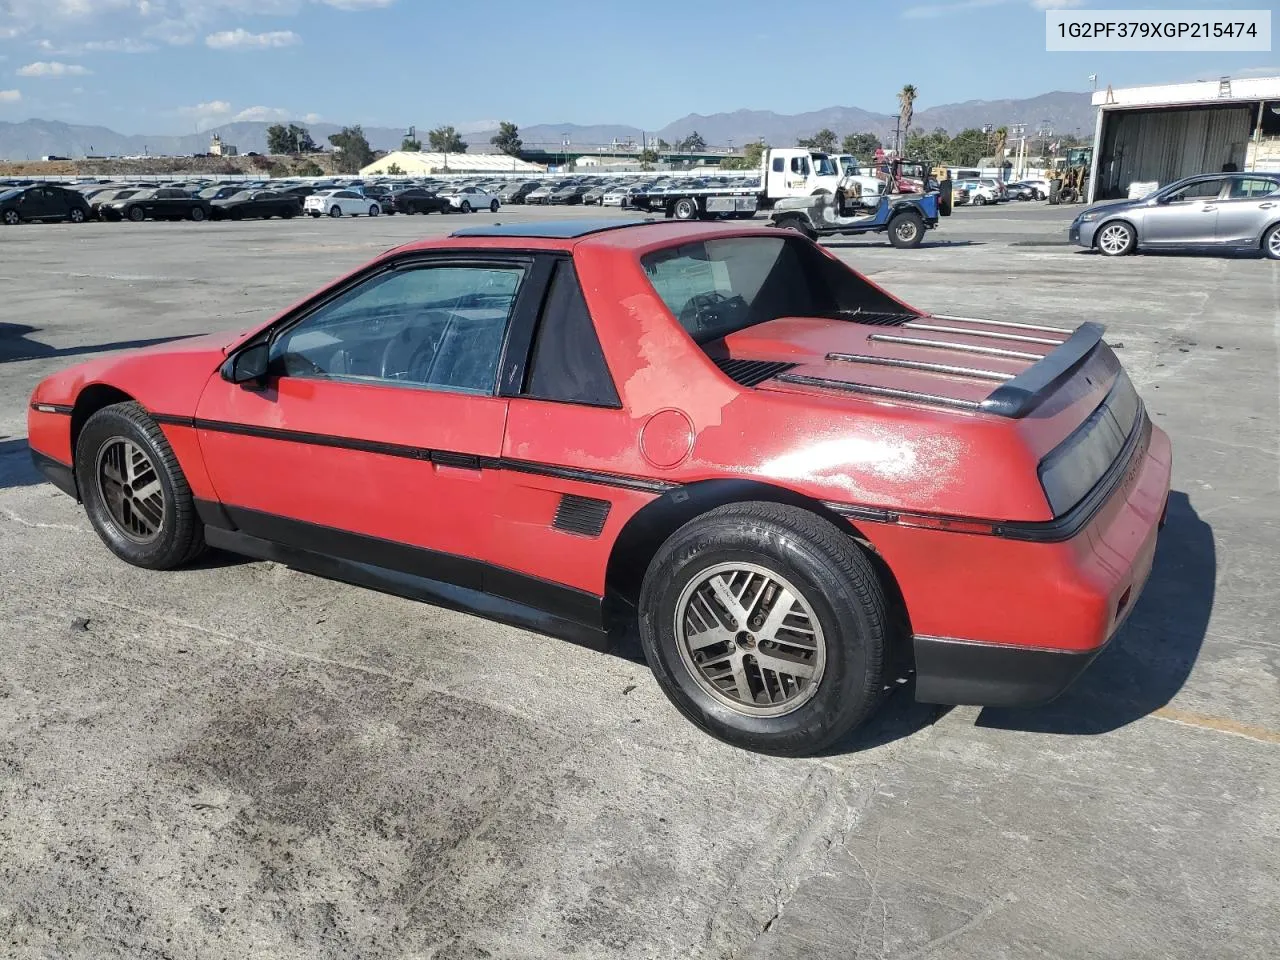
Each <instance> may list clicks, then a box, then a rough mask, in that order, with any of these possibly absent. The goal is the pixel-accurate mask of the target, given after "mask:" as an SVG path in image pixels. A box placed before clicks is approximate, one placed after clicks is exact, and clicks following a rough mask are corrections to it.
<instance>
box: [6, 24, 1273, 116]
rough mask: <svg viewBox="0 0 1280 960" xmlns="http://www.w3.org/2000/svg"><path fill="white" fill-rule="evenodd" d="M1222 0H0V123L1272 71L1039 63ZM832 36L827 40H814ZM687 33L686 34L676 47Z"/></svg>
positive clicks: (572, 104) (539, 106) (586, 107)
mask: <svg viewBox="0 0 1280 960" xmlns="http://www.w3.org/2000/svg"><path fill="white" fill-rule="evenodd" d="M1266 5H1267V4H1266V0H1261V2H1258V0H1255V2H1253V3H1248V2H1244V3H1234V4H1227V3H1220V2H1218V3H1215V2H1214V0H1192V2H1180V0H1161V2H1159V3H1144V2H1141V0H1127V2H1126V0H1101V2H1099V0H898V2H890V3H884V2H879V0H877V2H870V0H856V2H851V3H841V2H839V0H836V2H833V3H824V4H803V5H796V4H794V3H789V2H781V0H772V2H767V0H733V2H722V0H699V2H689V0H645V2H641V3H626V4H620V3H614V2H611V0H542V2H541V3H536V2H535V3H531V2H529V0H483V2H471V3H455V2H437V0H0V120H9V121H17V120H23V119H26V118H28V117H40V118H42V119H57V120H66V121H68V122H75V123H98V124H102V125H104V126H108V127H111V128H113V129H115V130H118V131H120V132H122V133H156V134H162V133H183V132H190V131H194V130H197V129H199V130H203V129H207V128H208V127H210V126H214V125H217V124H219V123H225V122H229V121H231V120H235V119H261V120H274V119H283V118H297V119H306V120H309V121H310V122H318V121H320V120H324V121H329V122H335V123H351V122H362V123H364V124H366V125H369V126H408V125H409V124H416V125H417V126H418V127H419V129H420V130H421V129H426V128H427V127H430V126H435V125H438V124H440V123H452V124H454V125H456V126H458V127H460V128H461V129H463V130H464V131H466V130H468V129H478V128H483V127H485V126H488V125H491V124H492V123H493V121H496V120H500V119H510V120H514V121H515V122H517V123H519V124H526V125H527V124H532V123H564V122H569V123H629V124H634V125H637V126H641V127H644V128H646V129H651V130H652V129H656V128H658V127H660V126H663V125H665V124H666V123H669V122H670V121H672V120H675V119H677V118H679V117H681V116H684V115H685V114H689V113H702V114H708V113H716V112H720V111H727V110H735V109H738V108H743V107H746V108H750V109H759V110H775V111H778V112H780V113H798V112H802V111H806V110H814V109H818V108H821V107H826V106H833V105H843V106H858V107H863V108H865V109H869V110H876V111H879V112H883V113H892V112H894V111H895V110H896V106H895V101H894V94H895V93H896V91H897V90H899V89H900V88H901V87H902V85H903V84H904V83H914V84H915V85H916V87H917V88H918V90H919V92H920V93H919V100H918V101H917V109H922V108H924V107H928V106H932V105H936V104H941V103H953V102H956V101H961V100H975V99H981V100H990V99H997V98H1003V97H1023V96H1033V95H1035V94H1039V93H1044V92H1047V91H1050V90H1087V89H1088V88H1089V83H1088V81H1087V80H1086V77H1087V76H1088V75H1089V74H1091V73H1096V74H1098V76H1099V80H1098V82H1099V84H1100V85H1102V86H1105V85H1106V84H1107V83H1111V84H1114V85H1115V86H1125V85H1132V84H1138V83H1162V82H1177V81H1183V80H1192V79H1197V78H1216V77H1218V76H1220V75H1224V74H1230V75H1235V76H1243V75H1260V74H1263V73H1268V74H1270V73H1277V74H1280V57H1277V56H1276V55H1275V54H1274V53H1270V54H1267V53H1250V54H1224V53H1169V54H1152V53H1123V54H1111V53H1108V54H1100V53H1092V54H1085V53H1046V52H1045V49H1044V29H1045V28H1044V12H1043V11H1044V8H1045V7H1048V6H1053V7H1064V6H1065V7H1081V8H1090V7H1109V8H1155V7H1158V8H1161V9H1170V8H1179V7H1181V8H1201V9H1204V8H1211V7H1212V8H1217V9H1221V10H1223V11H1227V10H1230V9H1232V8H1236V9H1239V8H1248V7H1254V8H1266ZM824 25H825V27H827V28H829V29H828V32H826V33H825V34H824V33H823V29H824ZM681 38H684V39H681Z"/></svg>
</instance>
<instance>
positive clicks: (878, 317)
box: [841, 310, 920, 327]
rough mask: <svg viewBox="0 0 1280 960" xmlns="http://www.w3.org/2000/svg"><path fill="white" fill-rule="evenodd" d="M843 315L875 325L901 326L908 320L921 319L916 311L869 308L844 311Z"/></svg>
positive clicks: (847, 318) (846, 317) (859, 321)
mask: <svg viewBox="0 0 1280 960" xmlns="http://www.w3.org/2000/svg"><path fill="white" fill-rule="evenodd" d="M841 316H843V317H844V318H845V319H846V320H852V321H853V322H854V323H865V324H868V325H870V326H873V327H900V326H902V325H903V324H905V323H907V322H908V321H911V320H919V319H920V315H919V314H915V313H873V312H871V311H869V310H866V311H863V310H859V311H857V312H854V313H844V314H841Z"/></svg>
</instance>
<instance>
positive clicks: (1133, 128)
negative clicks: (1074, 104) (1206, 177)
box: [1089, 77, 1280, 202]
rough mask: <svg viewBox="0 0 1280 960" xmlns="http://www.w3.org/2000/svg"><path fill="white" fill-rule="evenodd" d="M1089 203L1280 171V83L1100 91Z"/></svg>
mask: <svg viewBox="0 0 1280 960" xmlns="http://www.w3.org/2000/svg"><path fill="white" fill-rule="evenodd" d="M1093 105H1094V106H1095V107H1097V108H1098V120H1097V127H1096V130H1095V132H1094V141H1093V170H1092V176H1091V177H1090V179H1089V200H1090V201H1091V202H1092V201H1093V200H1095V199H1097V200H1109V199H1114V198H1117V197H1127V196H1128V195H1129V185H1130V184H1131V183H1150V182H1156V183H1158V184H1161V185H1164V184H1166V183H1171V182H1172V181H1174V180H1178V179H1180V178H1182V177H1188V176H1191V175H1192V174H1196V173H1217V172H1219V171H1221V170H1223V169H1228V170H1229V169H1232V167H1234V169H1236V170H1272V171H1275V170H1280V77H1254V78H1247V79H1232V78H1230V77H1223V78H1222V79H1221V80H1210V81H1199V82H1196V83H1175V84H1166V85H1163V86H1152V87H1127V88H1123V89H1120V90H1112V89H1111V88H1110V87H1108V88H1107V89H1106V90H1105V91H1098V92H1096V93H1094V95H1093Z"/></svg>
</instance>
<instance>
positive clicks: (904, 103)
mask: <svg viewBox="0 0 1280 960" xmlns="http://www.w3.org/2000/svg"><path fill="white" fill-rule="evenodd" d="M915 103H916V88H915V87H914V86H913V85H911V84H909V83H908V84H907V85H906V86H905V87H903V88H902V89H901V90H899V91H898V118H899V120H901V126H902V142H903V143H905V142H906V140H907V131H909V130H910V129H911V118H912V116H913V115H914V113H915Z"/></svg>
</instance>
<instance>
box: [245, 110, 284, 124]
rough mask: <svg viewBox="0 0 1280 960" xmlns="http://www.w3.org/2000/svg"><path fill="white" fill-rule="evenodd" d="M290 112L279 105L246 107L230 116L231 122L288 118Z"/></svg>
mask: <svg viewBox="0 0 1280 960" xmlns="http://www.w3.org/2000/svg"><path fill="white" fill-rule="evenodd" d="M289 117H290V113H289V111H288V110H284V109H282V108H280V107H247V108H246V109H244V110H241V111H240V112H239V113H237V114H236V115H235V116H234V117H232V118H231V122H232V123H245V122H249V121H253V122H261V121H266V120H288V119H289Z"/></svg>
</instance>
